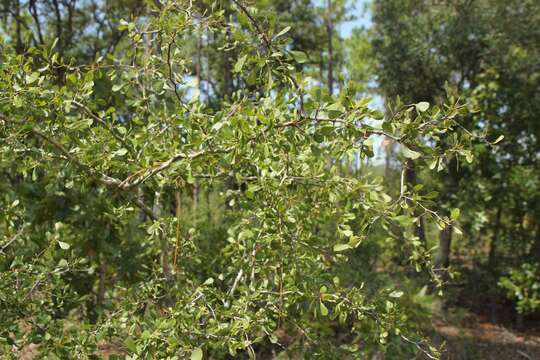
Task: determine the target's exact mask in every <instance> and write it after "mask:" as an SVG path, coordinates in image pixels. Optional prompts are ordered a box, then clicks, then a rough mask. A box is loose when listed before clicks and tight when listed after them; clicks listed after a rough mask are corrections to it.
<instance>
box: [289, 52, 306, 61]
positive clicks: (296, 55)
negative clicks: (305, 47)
mask: <svg viewBox="0 0 540 360" xmlns="http://www.w3.org/2000/svg"><path fill="white" fill-rule="evenodd" d="M291 55H292V57H293V59H294V61H296V62H297V63H299V64H303V63H305V62H307V61H308V57H307V55H306V53H304V52H302V51H296V50H292V51H291Z"/></svg>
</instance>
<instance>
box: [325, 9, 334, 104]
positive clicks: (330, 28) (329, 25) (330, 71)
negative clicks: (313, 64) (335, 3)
mask: <svg viewBox="0 0 540 360" xmlns="http://www.w3.org/2000/svg"><path fill="white" fill-rule="evenodd" d="M326 5H327V11H328V12H327V15H326V34H327V36H328V39H327V40H328V93H329V94H330V95H332V94H333V93H334V48H333V37H334V24H333V22H332V0H327V2H326Z"/></svg>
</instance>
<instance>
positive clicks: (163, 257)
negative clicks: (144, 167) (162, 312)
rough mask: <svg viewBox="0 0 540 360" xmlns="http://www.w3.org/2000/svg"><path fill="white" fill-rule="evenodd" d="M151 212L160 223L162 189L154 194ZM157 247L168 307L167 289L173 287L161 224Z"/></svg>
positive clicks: (167, 250)
mask: <svg viewBox="0 0 540 360" xmlns="http://www.w3.org/2000/svg"><path fill="white" fill-rule="evenodd" d="M152 212H153V213H154V217H155V219H156V220H155V221H160V219H161V217H162V215H163V187H160V189H159V190H157V191H156V192H155V197H154V207H153V209H152ZM159 247H160V262H161V270H162V271H163V276H165V285H166V290H165V291H166V294H165V302H166V303H167V304H168V305H170V304H171V303H172V296H171V294H170V292H169V288H171V287H172V286H173V285H174V277H173V273H172V271H171V264H170V252H169V243H168V240H167V234H166V231H165V226H164V225H163V224H160V225H159Z"/></svg>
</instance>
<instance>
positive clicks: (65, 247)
mask: <svg viewBox="0 0 540 360" xmlns="http://www.w3.org/2000/svg"><path fill="white" fill-rule="evenodd" d="M58 245H59V246H60V248H61V249H62V250H67V249H69V247H70V245H69V244H68V243H66V242H63V241H60V240H58Z"/></svg>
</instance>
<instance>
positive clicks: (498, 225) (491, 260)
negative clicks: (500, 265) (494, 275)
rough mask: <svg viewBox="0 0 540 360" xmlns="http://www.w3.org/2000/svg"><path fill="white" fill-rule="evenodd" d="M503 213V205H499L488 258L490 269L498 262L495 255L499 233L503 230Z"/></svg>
mask: <svg viewBox="0 0 540 360" xmlns="http://www.w3.org/2000/svg"><path fill="white" fill-rule="evenodd" d="M501 215H502V206H501V205H499V207H498V209H497V215H496V218H495V225H494V229H493V235H492V236H493V237H492V238H491V242H490V244H489V258H488V261H489V267H490V269H491V268H493V267H494V266H495V265H496V263H495V259H496V257H495V255H496V254H497V241H498V239H499V233H500V230H501Z"/></svg>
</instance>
